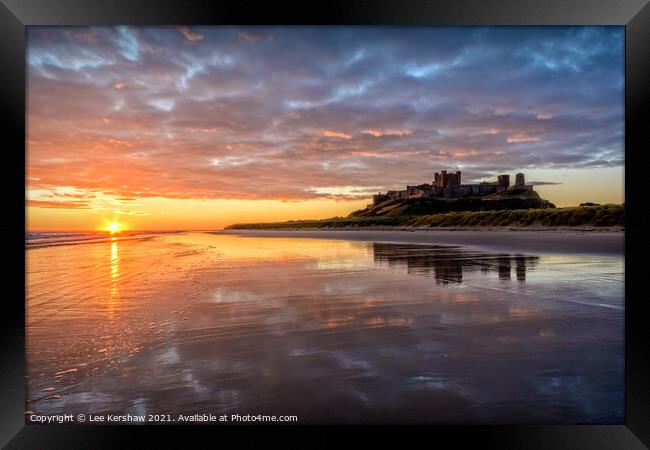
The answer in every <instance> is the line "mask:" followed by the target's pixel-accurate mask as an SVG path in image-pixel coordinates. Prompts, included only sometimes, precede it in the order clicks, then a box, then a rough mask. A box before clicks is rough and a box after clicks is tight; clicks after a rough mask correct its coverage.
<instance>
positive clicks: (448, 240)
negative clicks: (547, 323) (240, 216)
mask: <svg viewBox="0 0 650 450" xmlns="http://www.w3.org/2000/svg"><path fill="white" fill-rule="evenodd" d="M212 233H218V234H228V235H235V236H241V237H276V238H287V237H289V238H315V239H334V240H348V241H372V242H385V243H397V244H421V245H427V244H428V245H432V244H433V245H461V246H467V247H475V248H481V249H487V250H492V251H510V252H537V253H552V254H593V255H609V256H624V254H625V229H624V228H622V227H602V228H598V227H584V228H583V227H534V228H533V227H463V228H460V227H448V228H447V227H445V228H443V227H438V228H430V227H427V228H414V227H364V228H362V229H360V228H338V229H322V228H312V229H305V228H302V229H287V228H284V229H265V230H221V231H214V232H212Z"/></svg>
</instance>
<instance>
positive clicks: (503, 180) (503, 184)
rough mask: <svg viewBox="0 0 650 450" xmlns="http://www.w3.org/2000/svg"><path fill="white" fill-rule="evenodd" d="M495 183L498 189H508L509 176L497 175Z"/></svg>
mask: <svg viewBox="0 0 650 450" xmlns="http://www.w3.org/2000/svg"><path fill="white" fill-rule="evenodd" d="M497 181H498V184H499V187H500V188H502V189H508V187H509V186H510V175H499V176H498V177H497Z"/></svg>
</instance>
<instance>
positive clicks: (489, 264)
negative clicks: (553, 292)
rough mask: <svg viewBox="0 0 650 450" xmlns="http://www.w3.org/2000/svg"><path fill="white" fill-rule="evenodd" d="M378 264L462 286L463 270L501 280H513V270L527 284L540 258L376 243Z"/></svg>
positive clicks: (448, 248) (437, 281) (374, 244)
mask: <svg viewBox="0 0 650 450" xmlns="http://www.w3.org/2000/svg"><path fill="white" fill-rule="evenodd" d="M372 248H373V253H374V260H375V262H377V263H379V264H384V263H387V264H388V266H389V267H393V266H395V267H404V266H406V270H407V273H409V274H418V275H431V276H433V277H434V278H435V279H436V283H442V284H447V283H461V282H462V281H463V270H466V271H473V270H480V272H481V273H482V274H484V275H487V274H488V273H490V272H494V273H498V276H499V279H500V280H510V279H511V276H512V269H513V267H514V269H515V276H516V278H517V280H518V281H525V280H526V270H528V269H532V268H533V267H534V266H535V264H536V263H537V261H538V259H539V257H538V256H524V255H508V254H501V253H481V252H477V251H472V250H468V249H464V248H461V247H454V246H437V245H413V244H383V243H377V242H375V243H373V245H372Z"/></svg>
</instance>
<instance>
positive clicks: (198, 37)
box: [180, 26, 204, 42]
mask: <svg viewBox="0 0 650 450" xmlns="http://www.w3.org/2000/svg"><path fill="white" fill-rule="evenodd" d="M180 30H181V33H183V36H185V39H187V40H188V41H189V42H198V41H202V40H203V37H204V36H203V35H202V34H198V33H194V32H193V31H192V30H190V27H185V26H184V27H180Z"/></svg>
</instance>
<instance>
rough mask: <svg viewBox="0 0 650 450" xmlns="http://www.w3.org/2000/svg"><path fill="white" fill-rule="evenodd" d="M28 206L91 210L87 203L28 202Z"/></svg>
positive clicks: (75, 201)
mask: <svg viewBox="0 0 650 450" xmlns="http://www.w3.org/2000/svg"><path fill="white" fill-rule="evenodd" d="M27 206H32V207H35V208H60V209H90V204H89V203H88V202H87V201H81V200H72V201H61V202H59V201H53V200H31V199H29V200H27Z"/></svg>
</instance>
